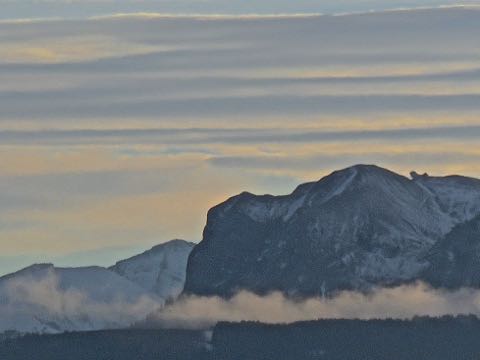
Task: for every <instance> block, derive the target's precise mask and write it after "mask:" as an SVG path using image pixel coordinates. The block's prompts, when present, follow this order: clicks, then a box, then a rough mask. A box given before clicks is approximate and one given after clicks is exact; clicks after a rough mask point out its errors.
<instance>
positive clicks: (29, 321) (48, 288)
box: [0, 264, 163, 332]
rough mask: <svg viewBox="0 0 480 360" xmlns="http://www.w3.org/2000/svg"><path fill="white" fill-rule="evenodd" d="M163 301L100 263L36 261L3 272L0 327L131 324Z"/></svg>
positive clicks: (62, 328)
mask: <svg viewBox="0 0 480 360" xmlns="http://www.w3.org/2000/svg"><path fill="white" fill-rule="evenodd" d="M162 305H163V301H162V300H161V299H160V298H158V297H156V296H155V295H153V294H152V293H150V292H148V291H146V290H145V289H143V288H142V287H140V286H138V285H136V284H134V283H133V282H131V281H129V280H128V279H125V278H123V277H121V276H119V275H117V274H116V273H114V272H112V271H110V270H107V269H104V268H101V267H85V268H56V267H54V266H53V265H51V264H41V265H33V266H30V267H28V268H25V269H23V270H20V271H18V272H16V273H14V274H10V275H7V276H4V277H2V278H0V332H2V331H5V330H9V329H13V330H17V331H21V332H62V331H65V330H94V329H102V328H116V327H124V326H128V325H129V324H131V323H132V322H134V321H137V320H139V319H141V318H143V317H144V316H145V315H146V314H148V313H150V312H151V311H153V310H155V309H157V308H158V307H160V306H162Z"/></svg>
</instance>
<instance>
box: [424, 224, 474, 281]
mask: <svg viewBox="0 0 480 360" xmlns="http://www.w3.org/2000/svg"><path fill="white" fill-rule="evenodd" d="M428 259H429V262H430V264H431V266H430V267H429V268H428V269H427V270H426V271H425V273H424V274H423V278H424V279H425V280H426V281H428V282H429V283H431V284H432V285H434V286H438V287H440V286H441V287H444V288H458V287H474V288H480V216H477V217H475V218H473V219H472V220H470V221H467V222H465V223H462V224H460V225H458V226H456V227H455V228H453V229H452V231H451V232H450V233H449V234H447V235H446V236H445V238H444V239H442V240H440V241H439V242H438V243H437V244H436V245H435V246H434V247H433V248H432V250H431V251H430V252H429V254H428Z"/></svg>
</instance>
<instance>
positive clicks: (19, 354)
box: [0, 330, 208, 360]
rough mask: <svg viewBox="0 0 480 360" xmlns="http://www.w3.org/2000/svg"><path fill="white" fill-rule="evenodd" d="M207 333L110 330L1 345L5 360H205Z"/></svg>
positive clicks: (0, 356)
mask: <svg viewBox="0 0 480 360" xmlns="http://www.w3.org/2000/svg"><path fill="white" fill-rule="evenodd" d="M207 345H208V344H207V342H206V339H205V336H204V332H203V331H187V330H106V331H90V332H72V333H65V334H59V335H27V336H24V337H21V338H14V339H9V340H5V341H3V342H1V341H0V359H1V360H156V359H161V360H192V359H195V360H197V359H198V360H202V359H206V357H205V355H206V353H207Z"/></svg>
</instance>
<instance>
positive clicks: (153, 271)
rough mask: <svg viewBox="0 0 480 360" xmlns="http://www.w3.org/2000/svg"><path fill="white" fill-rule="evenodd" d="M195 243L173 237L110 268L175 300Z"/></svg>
mask: <svg viewBox="0 0 480 360" xmlns="http://www.w3.org/2000/svg"><path fill="white" fill-rule="evenodd" d="M194 245H195V244H193V243H190V242H187V241H184V240H172V241H169V242H167V243H165V244H160V245H157V246H155V247H153V248H152V249H150V250H148V251H146V252H144V253H143V254H140V255H136V256H134V257H132V258H130V259H126V260H122V261H119V262H117V263H116V264H115V265H114V266H112V267H111V268H110V269H111V270H112V271H115V272H116V273H118V274H119V275H121V276H123V277H125V278H127V279H129V280H131V281H132V282H134V283H136V284H138V285H139V286H142V287H143V288H144V289H146V290H148V291H152V292H153V293H155V294H156V295H158V296H160V297H161V298H163V299H165V300H171V299H175V298H176V297H177V296H178V295H179V294H180V293H181V292H182V290H183V286H184V283H185V273H186V268H187V259H188V255H189V254H190V252H191V251H192V249H193V246H194Z"/></svg>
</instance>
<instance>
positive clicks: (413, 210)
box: [185, 165, 480, 297]
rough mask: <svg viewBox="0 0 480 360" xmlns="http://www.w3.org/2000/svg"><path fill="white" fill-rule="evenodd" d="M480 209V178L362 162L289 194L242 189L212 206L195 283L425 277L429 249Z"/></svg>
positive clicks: (373, 281) (295, 285)
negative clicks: (432, 174) (396, 170)
mask: <svg viewBox="0 0 480 360" xmlns="http://www.w3.org/2000/svg"><path fill="white" fill-rule="evenodd" d="M479 213H480V181H479V180H476V179H471V178H466V177H460V176H453V177H430V176H428V175H427V174H424V175H418V174H416V173H412V178H411V179H409V178H407V177H404V176H401V175H399V174H396V173H394V172H391V171H389V170H387V169H383V168H380V167H377V166H374V165H356V166H352V167H349V168H346V169H343V170H340V171H335V172H333V173H332V174H330V175H328V176H326V177H324V178H322V179H321V180H319V181H317V182H312V183H307V184H303V185H300V186H299V187H297V189H295V191H294V192H293V193H291V194H290V195H286V196H271V195H262V196H257V195H253V194H250V193H246V192H244V193H241V194H240V195H237V196H234V197H232V198H230V199H228V200H227V201H225V202H224V203H222V204H220V205H218V206H216V207H214V208H212V209H211V210H210V211H209V213H208V219H207V225H206V227H205V230H204V234H203V240H202V242H201V243H200V244H199V245H197V246H196V247H195V248H194V249H193V251H192V253H191V255H190V257H189V261H188V268H187V280H186V284H185V292H186V293H190V294H197V295H220V296H226V297H228V296H231V295H233V294H234V293H235V292H237V291H238V290H240V289H245V290H250V291H253V292H256V293H259V294H264V293H268V292H270V291H277V290H278V291H282V292H284V293H286V294H288V295H292V296H312V295H325V294H329V293H332V292H335V291H338V290H367V289H369V288H371V287H372V286H377V285H379V286H390V285H395V284H399V283H403V282H408V281H412V280H415V279H418V278H419V276H421V274H423V273H425V271H427V269H428V268H429V267H430V266H431V264H430V262H429V260H428V259H429V258H430V257H429V252H430V251H431V250H432V249H433V248H434V246H435V245H436V244H440V243H441V240H442V239H444V238H445V237H446V236H447V234H449V232H450V231H451V230H452V229H453V228H454V227H455V226H457V225H459V224H462V223H465V222H467V221H469V220H471V219H473V218H474V217H475V216H476V215H477V214H479Z"/></svg>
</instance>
